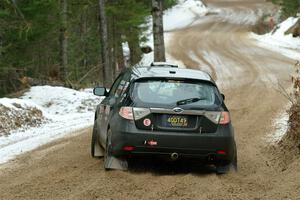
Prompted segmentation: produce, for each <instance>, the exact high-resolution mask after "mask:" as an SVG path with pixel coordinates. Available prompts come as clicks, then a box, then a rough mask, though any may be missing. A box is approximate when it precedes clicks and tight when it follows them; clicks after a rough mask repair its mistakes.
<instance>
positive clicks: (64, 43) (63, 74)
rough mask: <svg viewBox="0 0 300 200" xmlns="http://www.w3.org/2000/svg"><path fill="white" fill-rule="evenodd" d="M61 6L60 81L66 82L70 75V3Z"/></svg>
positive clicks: (64, 1)
mask: <svg viewBox="0 0 300 200" xmlns="http://www.w3.org/2000/svg"><path fill="white" fill-rule="evenodd" d="M60 6H61V27H60V40H59V41H60V79H61V80H63V81H66V78H67V74H68V35H67V24H68V2H67V0H61V1H60Z"/></svg>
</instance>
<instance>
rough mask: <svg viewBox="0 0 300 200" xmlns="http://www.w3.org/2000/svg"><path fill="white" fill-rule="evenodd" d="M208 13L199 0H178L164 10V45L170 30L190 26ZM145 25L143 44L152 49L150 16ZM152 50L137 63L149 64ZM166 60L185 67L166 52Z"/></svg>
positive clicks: (151, 59)
mask: <svg viewBox="0 0 300 200" xmlns="http://www.w3.org/2000/svg"><path fill="white" fill-rule="evenodd" d="M207 13H208V9H207V7H206V6H205V5H204V4H203V3H202V2H201V1H199V0H179V1H178V4H177V5H175V6H173V7H172V8H170V9H168V10H165V11H164V16H163V18H164V31H165V33H164V39H165V46H166V47H167V46H168V42H169V41H170V38H171V36H172V34H171V33H170V32H171V31H174V30H176V29H181V28H185V27H188V26H192V25H193V24H194V23H195V22H196V21H195V20H196V19H197V18H199V16H205V15H206V14H207ZM147 26H148V27H149V28H148V30H147V31H146V32H145V33H144V34H145V36H146V37H147V42H146V43H145V44H143V45H145V46H149V47H151V48H152V49H153V34H152V18H151V17H149V19H148V23H147ZM153 57H154V55H153V52H151V53H149V54H145V55H144V56H143V58H142V60H141V62H140V63H139V65H141V66H143V65H144V66H147V65H150V64H151V63H152V62H153ZM166 60H167V62H171V63H175V64H177V65H178V66H179V67H182V68H186V66H185V65H184V64H183V63H182V62H181V61H178V60H176V59H174V58H173V57H172V56H171V55H169V54H168V53H166Z"/></svg>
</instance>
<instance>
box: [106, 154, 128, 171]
mask: <svg viewBox="0 0 300 200" xmlns="http://www.w3.org/2000/svg"><path fill="white" fill-rule="evenodd" d="M104 162H105V163H104V168H105V169H117V170H124V171H125V170H128V162H127V160H126V159H122V158H116V157H114V156H107V158H106V159H105V160H104Z"/></svg>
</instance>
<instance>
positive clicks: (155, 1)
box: [152, 0, 166, 62]
mask: <svg viewBox="0 0 300 200" xmlns="http://www.w3.org/2000/svg"><path fill="white" fill-rule="evenodd" d="M162 2H163V0H152V19H153V40H154V61H155V62H165V61H166V56H165V42H164V27H163V3H162Z"/></svg>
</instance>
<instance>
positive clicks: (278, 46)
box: [250, 17, 300, 60]
mask: <svg viewBox="0 0 300 200" xmlns="http://www.w3.org/2000/svg"><path fill="white" fill-rule="evenodd" d="M298 19H299V17H297V18H295V17H290V18H288V19H286V20H285V21H283V22H282V23H280V24H278V26H276V27H275V28H274V30H273V31H271V32H270V33H267V34H265V35H257V34H255V33H251V34H250V37H251V38H254V39H255V40H257V41H258V42H259V45H260V46H262V47H264V48H267V49H270V50H272V51H276V52H279V53H281V54H283V55H285V56H287V57H289V58H292V59H295V60H299V59H300V38H294V37H293V36H292V34H289V35H285V34H284V33H285V32H286V31H287V30H288V29H289V28H290V27H292V26H293V25H294V24H295V23H296V22H297V20H298Z"/></svg>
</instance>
